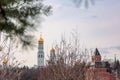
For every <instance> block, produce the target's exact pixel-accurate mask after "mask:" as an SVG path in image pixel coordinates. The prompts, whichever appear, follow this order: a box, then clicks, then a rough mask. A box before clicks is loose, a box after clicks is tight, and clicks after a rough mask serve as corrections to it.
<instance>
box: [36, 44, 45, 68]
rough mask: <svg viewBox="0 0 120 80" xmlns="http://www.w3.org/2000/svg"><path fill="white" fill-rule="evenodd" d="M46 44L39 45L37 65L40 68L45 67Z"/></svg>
mask: <svg viewBox="0 0 120 80" xmlns="http://www.w3.org/2000/svg"><path fill="white" fill-rule="evenodd" d="M44 57H45V56H44V44H43V43H39V44H38V54H37V59H38V60H37V63H38V67H44Z"/></svg>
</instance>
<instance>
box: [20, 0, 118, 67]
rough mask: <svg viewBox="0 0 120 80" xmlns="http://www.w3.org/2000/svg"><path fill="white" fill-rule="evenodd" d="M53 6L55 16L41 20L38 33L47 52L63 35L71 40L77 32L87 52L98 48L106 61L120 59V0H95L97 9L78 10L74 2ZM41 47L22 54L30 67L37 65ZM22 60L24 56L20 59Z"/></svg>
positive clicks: (49, 0) (55, 0) (60, 0)
mask: <svg viewBox="0 0 120 80" xmlns="http://www.w3.org/2000/svg"><path fill="white" fill-rule="evenodd" d="M44 3H45V4H48V5H51V6H52V14H51V15H50V16H48V17H45V16H43V17H42V18H43V20H42V22H41V23H40V21H41V20H39V19H38V22H37V25H36V26H37V27H39V28H38V31H37V32H35V33H34V35H35V37H36V44H37V41H38V39H39V37H40V32H42V37H43V38H44V51H45V54H47V55H48V54H49V51H50V48H51V47H52V46H54V45H55V43H56V42H59V41H60V39H61V35H62V34H65V35H66V36H67V37H68V36H70V33H71V32H72V31H73V30H77V32H79V38H80V43H81V44H82V45H84V46H85V47H86V48H88V49H91V48H96V47H97V48H98V49H99V50H100V52H101V55H102V56H103V57H104V59H113V58H114V55H115V54H116V55H117V59H119V58H120V36H119V35H120V22H119V21H120V0H95V4H94V5H91V4H90V5H89V7H88V8H85V6H84V4H83V3H82V4H81V6H79V7H77V6H76V5H75V3H73V2H72V0H71V1H70V0H46V1H45V2H44ZM37 51H38V50H37V46H36V47H35V49H33V50H32V51H29V52H27V53H22V55H21V57H22V58H24V59H25V61H26V62H25V63H24V64H26V65H28V66H33V65H34V64H37ZM19 57H20V56H19Z"/></svg>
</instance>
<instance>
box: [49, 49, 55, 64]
mask: <svg viewBox="0 0 120 80" xmlns="http://www.w3.org/2000/svg"><path fill="white" fill-rule="evenodd" d="M50 61H51V62H55V61H56V55H55V49H54V48H51V50H50Z"/></svg>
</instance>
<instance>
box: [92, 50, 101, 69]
mask: <svg viewBox="0 0 120 80" xmlns="http://www.w3.org/2000/svg"><path fill="white" fill-rule="evenodd" d="M92 62H93V63H94V66H95V67H101V55H100V53H99V51H98V49H97V48H96V49H95V52H94V55H93V56H92Z"/></svg>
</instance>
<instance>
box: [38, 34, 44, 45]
mask: <svg viewBox="0 0 120 80" xmlns="http://www.w3.org/2000/svg"><path fill="white" fill-rule="evenodd" d="M43 42H44V39H43V38H42V33H40V39H39V40H38V43H39V44H43Z"/></svg>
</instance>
